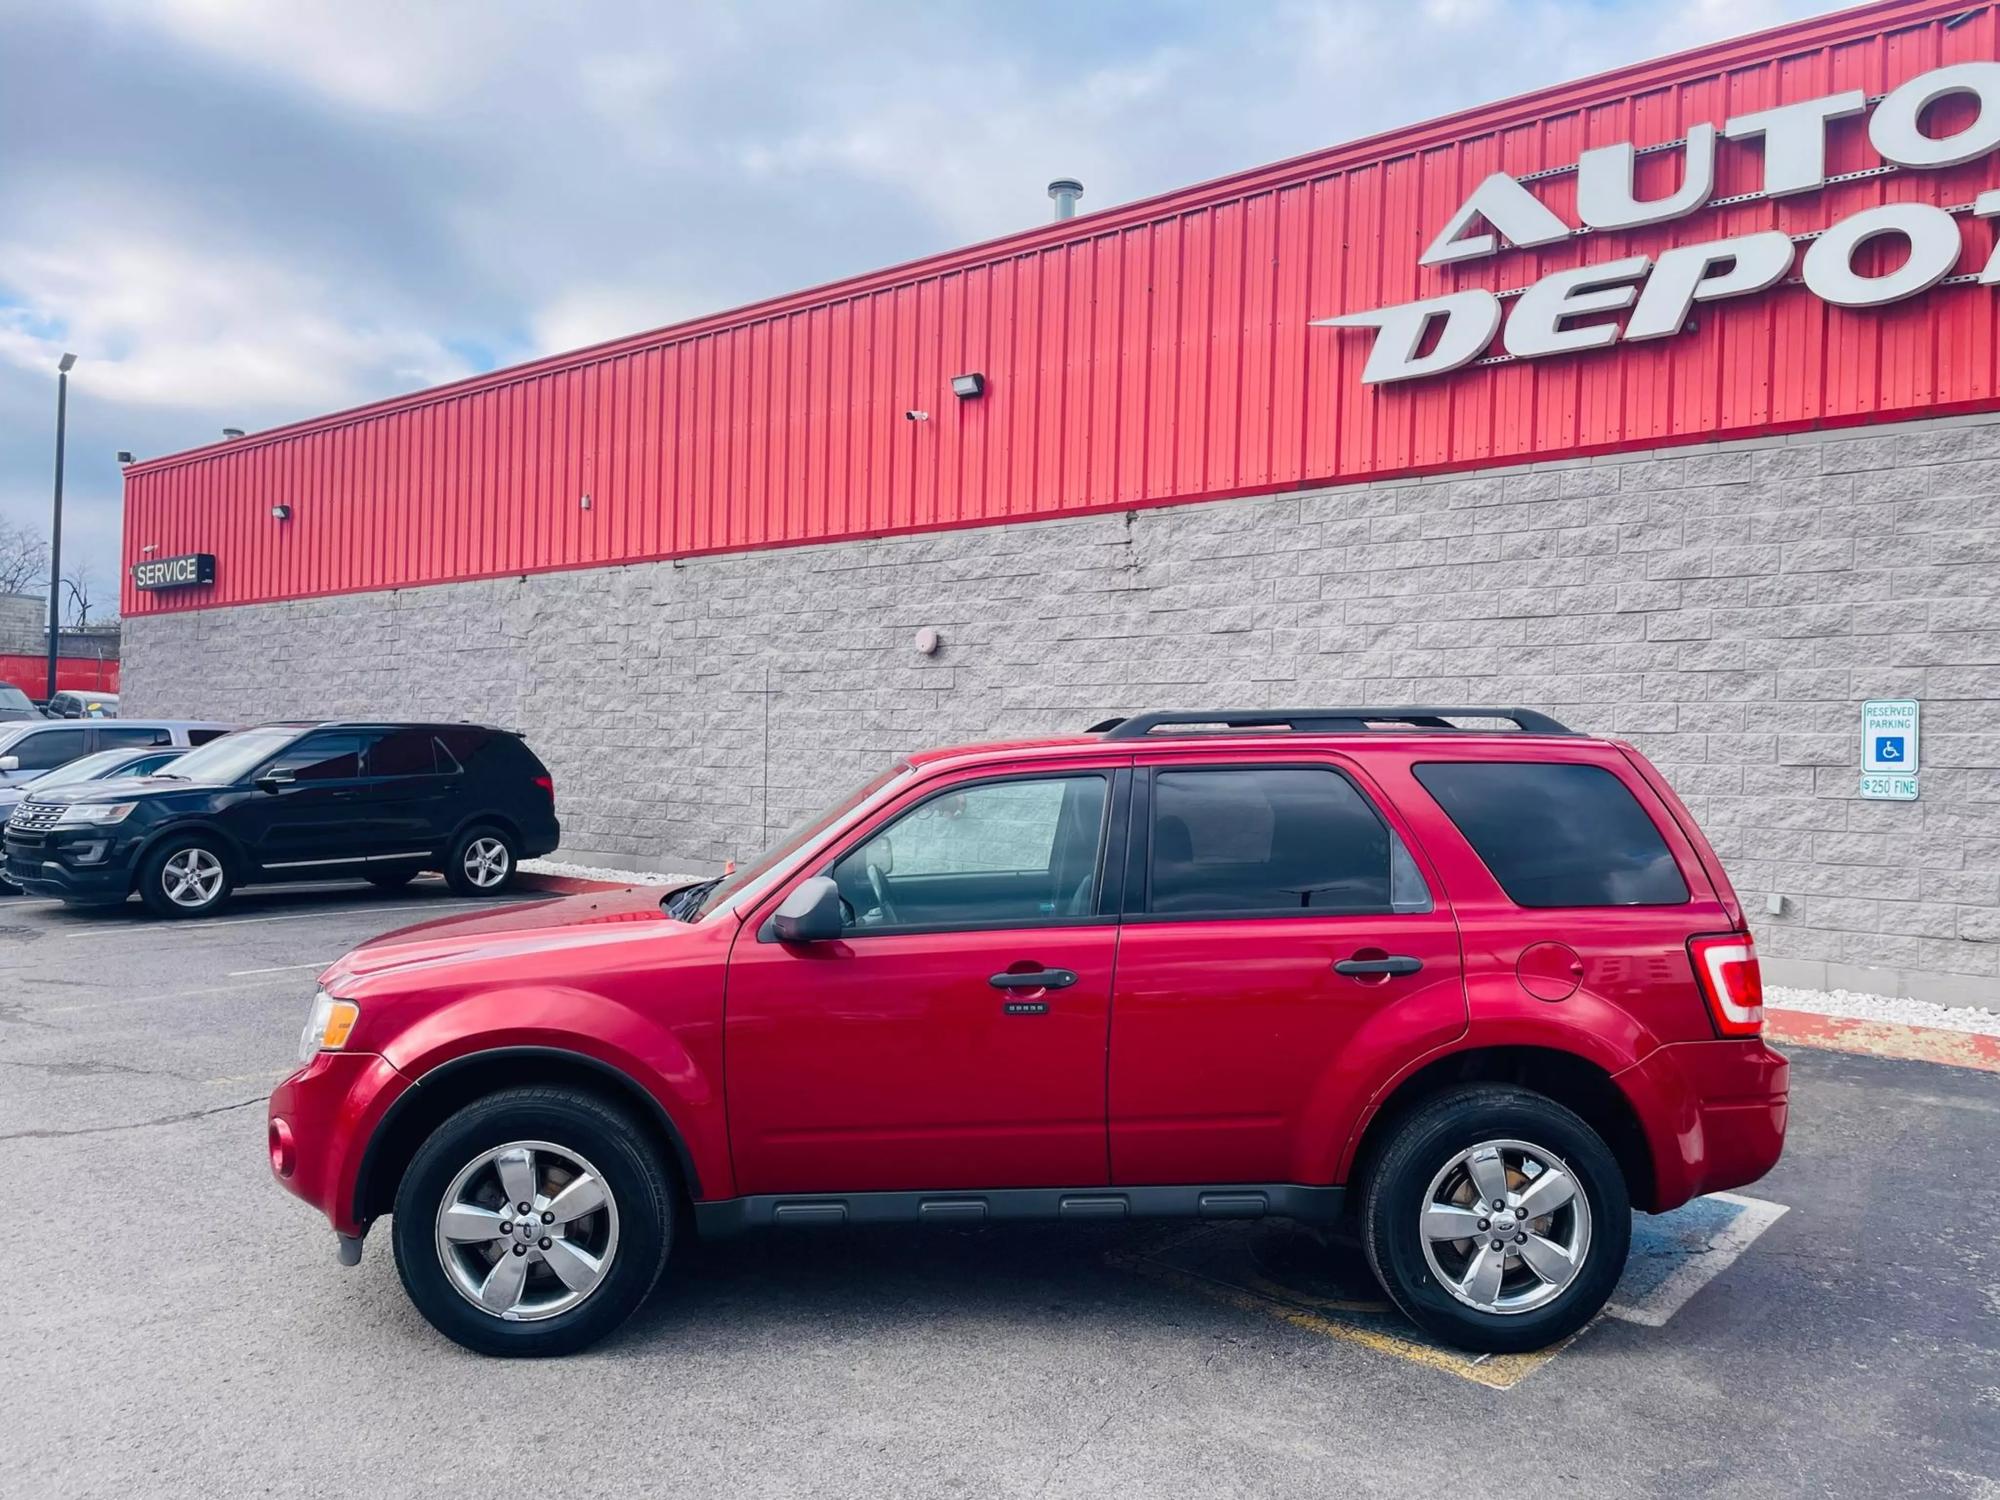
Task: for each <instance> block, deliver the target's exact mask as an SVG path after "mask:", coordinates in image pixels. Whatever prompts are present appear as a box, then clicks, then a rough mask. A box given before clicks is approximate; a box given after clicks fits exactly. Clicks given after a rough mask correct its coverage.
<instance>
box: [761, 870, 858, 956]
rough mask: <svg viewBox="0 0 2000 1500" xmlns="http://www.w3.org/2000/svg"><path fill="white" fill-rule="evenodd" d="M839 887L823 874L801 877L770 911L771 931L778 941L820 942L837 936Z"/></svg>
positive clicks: (841, 926)
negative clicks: (781, 900) (777, 905)
mask: <svg viewBox="0 0 2000 1500" xmlns="http://www.w3.org/2000/svg"><path fill="white" fill-rule="evenodd" d="M840 906H841V902H840V887H839V886H837V885H835V884H834V883H833V882H832V881H831V880H829V879H828V878H827V877H826V876H824V875H815V876H813V877H812V878H811V879H810V880H802V881H800V882H799V884H798V885H797V887H796V888H794V889H793V891H792V893H791V895H789V896H787V897H785V899H784V902H783V903H782V904H781V905H780V906H779V907H778V909H777V910H776V911H775V912H773V913H772V914H771V932H772V934H773V936H775V937H776V938H777V939H778V941H779V942H781V943H823V942H828V941H830V940H832V939H834V938H837V937H839V936H840V934H841V931H842V930H843V924H842V922H841V920H840Z"/></svg>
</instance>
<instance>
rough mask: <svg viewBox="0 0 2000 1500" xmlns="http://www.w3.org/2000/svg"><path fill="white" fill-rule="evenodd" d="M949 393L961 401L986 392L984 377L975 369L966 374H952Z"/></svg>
mask: <svg viewBox="0 0 2000 1500" xmlns="http://www.w3.org/2000/svg"><path fill="white" fill-rule="evenodd" d="M951 393H952V394H953V395H954V396H956V397H958V399H959V400H961V401H970V400H972V398H973V397H975V396H983V395H985V394H986V377H985V376H984V375H982V374H980V373H979V372H978V371H977V370H974V371H972V372H971V373H970V374H968V375H954V376H952V377H951Z"/></svg>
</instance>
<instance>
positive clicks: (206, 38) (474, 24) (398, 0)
mask: <svg viewBox="0 0 2000 1500" xmlns="http://www.w3.org/2000/svg"><path fill="white" fill-rule="evenodd" d="M97 5H98V8H99V9H100V10H102V11H104V12H106V13H108V14H109V15H111V16H113V17H115V18H116V19H117V20H118V22H119V23H120V24H122V25H126V26H136V27H144V28H149V29H154V30H157V31H159V32H161V33H164V34H165V35H167V36H168V37H170V38H172V39H174V40H176V41H179V42H181V43H183V44H185V45H188V46H191V47H194V48H197V49H199V50H202V51H205V52H208V53H211V54H213V55H214V56H216V57H218V58H220V59H223V60H225V61H227V62H231V63H235V64H238V65H240V66H243V67H245V68H248V69H251V70H253V71H255V72H257V73H261V74H264V75H266V76H268V77H271V78H275V79H279V80H282V81H285V82H290V83H297V84H302V85H304V86H305V87H307V88H309V89H311V90H313V91H314V92H316V93H318V94H321V95H323V96H325V97H326V98H328V99H330V100H332V101H334V102H336V103H339V104H344V105H348V106H352V107H355V108H359V109H365V110H371V111H381V112H385V113H391V114H404V113H421V112H426V111H431V110H435V109H438V108H440V107H442V106H443V105H445V104H447V103H448V102H450V101H451V100H452V99H454V98H457V97H461V96H463V94H464V93H465V92H466V91H467V90H469V89H471V88H472V87H474V86H475V85H476V84H477V83H478V82H479V80H480V79H481V78H482V77H483V76H485V75H486V74H487V72H488V71H489V70H490V68H491V67H492V66H493V65H494V64H495V63H496V62H497V60H498V57H499V56H500V54H501V53H502V52H503V51H504V49H505V47H506V45H507V43H508V41H509V40H510V33H513V32H514V31H515V28H516V26H517V24H518V23H519V21H521V20H522V19H532V18H533V16H534V15H535V14H536V13H537V11H531V10H528V9H526V8H525V7H524V8H522V9H521V10H519V11H518V12H517V13H516V14H515V15H512V16H509V15H507V14H505V13H504V12H505V10H506V9H508V7H500V6H494V5H490V4H476V3H474V0H419V3H416V4H410V3H406V0H285V3H277V0H97Z"/></svg>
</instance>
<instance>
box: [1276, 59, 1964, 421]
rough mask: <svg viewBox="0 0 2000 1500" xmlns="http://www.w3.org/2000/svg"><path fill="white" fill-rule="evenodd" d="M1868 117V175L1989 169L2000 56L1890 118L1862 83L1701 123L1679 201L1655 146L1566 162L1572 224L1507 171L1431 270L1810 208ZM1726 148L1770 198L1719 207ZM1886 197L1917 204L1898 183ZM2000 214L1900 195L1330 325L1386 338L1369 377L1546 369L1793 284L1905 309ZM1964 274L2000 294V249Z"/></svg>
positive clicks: (1598, 152)
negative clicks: (1784, 205)
mask: <svg viewBox="0 0 2000 1500" xmlns="http://www.w3.org/2000/svg"><path fill="white" fill-rule="evenodd" d="M1947 99H1962V100H1966V101H1969V102H1970V103H1971V104H1972V105H1973V110H1972V112H1971V115H1970V119H1969V121H1968V123H1966V124H1963V125H1961V126H1959V127H1958V128H1956V129H1954V130H1953V131H1952V132H1951V133H1950V134H1947V135H1932V134H1930V133H1928V131H1927V130H1926V129H1925V128H1922V127H1923V124H1924V123H1926V122H1927V117H1928V116H1929V114H1930V112H1931V110H1932V109H1933V107H1934V106H1936V105H1938V104H1939V103H1941V102H1942V101H1944V100H1947ZM1864 118H1865V129H1866V130H1867V133H1868V142H1869V145H1870V146H1871V147H1872V148H1873V149H1874V151H1875V153H1876V155H1878V156H1879V157H1880V158H1881V159H1882V162H1883V165H1882V166H1880V167H1876V168H1870V169H1868V170H1867V171H1866V172H1861V173H1849V174H1847V175H1848V176H1850V177H1851V176H1877V175H1892V174H1905V173H1913V172H1917V173H1920V172H1927V171H1936V170H1938V169H1940V168H1944V167H1954V166H1957V165H1959V164H1961V163H1963V162H1969V161H1974V160H1976V159H1978V158H1980V157H1982V156H1986V155H1988V154H1990V153H1992V152H1993V151H1995V150H1996V149H2000V62H1966V63H1953V64H1951V65H1950V66H1948V67H1942V68H1933V69H1932V70H1931V71H1930V72H1928V73H1921V74H1919V75H1918V76H1917V77H1915V78H1912V79H1911V80H1910V81H1909V82H1907V83H1905V84H1903V85H1901V86H1900V87H1898V88H1896V89H1893V90H1891V91H1890V92H1889V93H1888V94H1886V95H1884V96H1883V97H1882V98H1881V100H1880V101H1879V102H1876V103H1875V104H1874V105H1873V107H1872V108H1871V107H1870V103H1869V99H1868V96H1867V95H1866V94H1865V93H1864V92H1863V91H1862V90H1860V89H1850V90H1848V91H1847V92H1845V93H1839V94H1828V95H1826V96H1825V97H1823V98H1819V99H1806V100H1802V101H1800V102H1799V103H1796V104H1785V105H1780V106H1778V107H1777V108H1775V109H1764V110H1758V111H1756V112H1754V113H1751V114H1744V115H1737V116H1734V117H1732V118H1729V119H1727V120H1724V121H1722V122H1721V124H1720V126H1719V127H1718V125H1716V124H1715V123H1712V122H1704V123H1700V124H1697V125H1694V126H1692V127H1691V128H1690V129H1689V130H1688V133H1687V135H1686V137H1685V138H1683V139H1682V140H1679V141H1674V142H1669V143H1668V146H1667V148H1666V149H1673V150H1674V151H1675V152H1676V154H1677V155H1678V157H1679V158H1680V164H1681V173H1680V184H1681V185H1680V186H1679V187H1678V188H1677V189H1676V190H1674V191H1673V192H1671V193H1669V194H1667V195H1666V196H1665V197H1661V198H1640V197H1639V196H1638V194H1637V190H1636V186H1635V184H1636V169H1637V160H1636V159H1637V157H1638V156H1639V155H1641V154H1646V153H1647V152H1651V151H1655V150H1660V149H1663V148H1660V147H1647V148H1645V152H1641V151H1640V150H1637V149H1635V148H1634V147H1633V146H1632V145H1631V144H1629V143H1627V144H1621V145H1615V146H1599V147H1597V148H1595V149H1594V150H1590V151H1585V152H1584V153H1583V154H1582V155H1581V156H1579V157H1578V158H1577V161H1576V164H1575V165H1574V166H1573V167H1568V168H1562V169H1559V170H1561V171H1565V172H1574V174H1575V177H1576V214H1575V217H1576V218H1577V220H1578V221H1579V222H1578V223H1576V224H1571V223H1570V222H1568V221H1567V220H1566V219H1564V218H1563V217H1561V216H1560V215H1558V214H1557V213H1556V212H1555V210H1554V209H1552V208H1550V207H1549V206H1548V205H1547V204H1546V203H1544V202H1543V201H1542V200H1541V199H1540V198H1538V197H1537V196H1536V195H1535V193H1534V191H1533V190H1532V189H1531V188H1530V187H1529V186H1528V185H1527V183H1526V182H1524V181H1522V180H1521V179H1519V178H1516V177H1513V176H1510V175H1508V174H1507V173H1505V172H1495V173H1494V174H1493V175H1492V176H1490V177H1488V178H1487V179H1486V180H1485V181H1484V182H1482V183H1480V184H1479V185H1478V186H1477V187H1476V188H1474V189H1473V191H1472V193H1471V195H1470V196H1469V197H1468V198H1466V200H1465V201H1464V203H1463V204H1461V205H1460V207H1459V209H1458V211H1457V212H1456V213H1455V214H1453V215H1452V216H1451V218H1450V219H1449V220H1447V221H1446V222H1445V224H1444V226H1443V227H1442V228H1441V229H1440V230H1439V232H1438V235H1437V238H1436V239H1434V240H1433V241H1432V242H1431V245H1430V248H1429V249H1428V250H1426V251H1425V252H1424V253H1423V254H1422V255H1421V256H1420V257H1418V264H1419V265H1424V266H1443V265H1461V264H1466V263H1470V262H1474V261H1478V260H1482V259H1485V258H1488V257H1494V256H1498V255H1499V254H1500V253H1501V251H1502V250H1503V249H1508V248H1532V247H1535V246H1540V245H1554V244H1559V243H1561V242H1563V241H1566V240H1569V239H1572V238H1575V237H1577V236H1579V235H1581V236H1590V235H1593V234H1597V233H1600V232H1605V231H1616V230H1628V229H1641V228H1646V227H1648V226H1651V225H1657V224H1665V223H1668V222H1670V221H1672V220H1675V219H1680V218H1684V217H1686V216H1688V215H1690V214H1694V213H1696V212H1698V211H1700V210H1701V209H1704V208H1707V207H1709V206H1711V204H1712V202H1714V203H1720V202H1727V203H1737V202H1741V201H1743V199H1744V198H1765V199H1779V198H1784V199H1791V198H1795V197H1809V196H1810V195H1811V194H1813V193H1816V192H1818V191H1819V190H1820V189H1822V188H1824V187H1826V186H1827V184H1828V182H1829V181H1838V180H1841V179H1839V178H1829V176H1828V173H1827V150H1826V146H1827V134H1828V132H1829V131H1830V130H1831V129H1833V128H1834V126H1835V123H1836V122H1838V121H1845V120H1850V119H1852V120H1856V121H1861V120H1863V119H1864ZM1845 128H1856V127H1845ZM1723 142H1730V143H1740V144H1731V145H1730V146H1729V148H1728V149H1730V150H1738V151H1741V150H1758V151H1761V155H1762V163H1763V165H1762V174H1763V175H1762V182H1761V185H1760V187H1759V188H1758V190H1757V191H1755V192H1752V193H1748V194H1743V195H1740V196H1738V197H1731V198H1727V199H1723V200H1716V199H1715V183H1716V160H1717V153H1718V151H1720V150H1722V149H1723V146H1722V143H1723ZM1535 175H1537V176H1547V175H1549V174H1548V173H1539V174H1535ZM1886 196H1888V197H1889V198H1891V199H1898V198H1900V196H1901V195H1900V194H1898V193H1897V191H1896V190H1895V189H1894V188H1893V187H1891V188H1889V189H1887V191H1886ZM1996 215H2000V189H1996V190H1989V191H1986V192H1982V193H1980V194H1979V195H1978V196H1977V197H1976V198H1975V199H1974V200H1973V201H1972V202H1970V203H1965V204H1959V205H1956V206H1954V207H1951V208H1940V207H1937V206H1935V205H1933V204H1928V203H1920V202H1906V201H1892V202H1888V203H1884V204H1881V205H1879V206H1878V207H1874V208H1864V209H1862V210H1860V211H1859V212H1857V213H1852V214H1849V215H1848V216H1847V217H1845V218H1843V219H1840V220H1838V221H1836V222H1834V223H1831V224H1826V225H1823V226H1818V227H1815V228H1813V229H1811V230H1808V231H1805V232H1802V233H1796V234H1793V233H1787V232H1786V231H1784V230H1781V229H1767V230H1763V231H1761V232H1758V233H1752V234H1739V235H1732V236H1728V237H1725V238H1720V239H1708V240H1703V241H1699V242H1696V243H1689V244H1680V245H1675V246H1674V247H1673V248H1671V249H1667V250H1664V251H1661V252H1660V253H1659V254H1658V255H1657V256H1654V255H1626V256H1621V257H1618V258H1616V259H1611V260H1600V261H1598V262H1597V263H1595V264H1591V265H1584V266H1576V267H1572V268H1568V269H1564V270H1558V271H1551V272H1549V273H1548V274H1547V275H1545V276H1543V277H1542V278H1540V279H1539V280H1538V281H1536V282H1534V283H1533V284H1532V285H1530V286H1526V287H1507V286H1505V285H1504V284H1502V285H1496V286H1495V287H1493V288H1492V289H1488V288H1486V287H1469V288H1466V289H1465V290H1462V291H1455V292H1450V293H1447V294H1446V295H1444V296H1440V297H1430V298H1426V299H1425V300H1423V301H1419V302H1404V303H1399V304H1397V305H1396V306H1393V307H1382V308H1376V309H1374V310H1372V311H1368V312H1351V313H1345V314H1343V315H1341V316H1340V317H1335V318H1320V319H1317V320H1315V321H1316V322H1317V323H1319V324H1320V325H1322V326H1330V327H1335V328H1363V329H1373V330H1374V334H1375V337H1374V342H1373V344H1372V345H1371V347H1370V349H1369V351H1368V360H1367V364H1366V365H1365V367H1364V368H1363V370H1362V372H1361V379H1362V382H1363V384H1366V385H1381V384H1385V383H1387V382H1392V381H1399V380H1415V379H1419V378H1421V377H1425V376H1432V375H1442V374H1445V373H1447V372H1449V371H1452V370H1456V369H1459V368H1461V367H1462V366H1464V365H1468V364H1470V363H1472V361H1474V360H1476V359H1482V358H1502V359H1537V358H1541V357H1543V356H1546V355H1550V354H1573V353H1576V352H1578V351H1581V350H1586V349H1603V348H1608V347H1610V346H1611V345H1613V344H1618V343H1636V342H1639V341H1641V340H1647V339H1665V338H1672V337H1674V336H1675V335H1677V334H1680V333H1682V332H1683V331H1685V330H1686V329H1687V328H1688V327H1689V326H1690V324H1689V318H1690V316H1691V315H1692V314H1693V312H1694V310H1695V308H1696V306H1697V305H1698V304H1701V303H1710V302H1723V301H1726V300H1728V299H1729V298H1732V297H1747V296H1752V295H1754V294H1756V293H1758V292H1762V291H1765V290H1767V289H1768V288H1770V287H1773V286H1776V285H1777V284H1778V283H1779V282H1781V281H1788V280H1797V281H1800V282H1803V283H1804V285H1805V288H1806V290H1807V291H1808V292H1809V293H1811V294H1812V295H1813V296H1815V297H1818V298H1819V299H1820V300H1821V301H1823V302H1827V303H1830V304H1832V305H1833V306H1836V307H1850V308H1870V307H1881V306H1885V305H1887V304H1889V303H1893V302H1900V301H1902V300H1903V299H1904V298H1907V297H1914V296H1917V295H1918V294H1919V293H1922V292H1926V291H1928V290H1929V289H1930V288H1932V287H1934V286H1936V285H1937V284H1938V283H1939V282H1941V281H1943V280H1945V279H1946V277H1948V276H1951V275H1952V272H1953V271H1954V269H1955V268H1956V266H1957V265H1958V262H1959V258H1960V255H1961V253H1962V251H1963V250H1964V248H1965V247H1966V244H1967V242H1968V241H1970V240H1972V239H1973V236H1974V233H1975V231H1973V229H1972V226H1973V225H1974V224H1975V223H1976V222H1977V221H1980V220H1985V219H1991V218H1993V217H1995V216H1996ZM1985 239H1986V240H1988V241H1990V239H1991V236H1990V235H1988V236H1985ZM1878 242H1879V243H1881V244H1883V245H1884V246H1886V247H1888V248H1889V252H1890V253H1889V254H1888V255H1886V256H1885V257H1882V258H1881V259H1879V260H1878V259H1877V258H1876V257H1873V256H1863V255H1862V254H1861V251H1862V249H1863V247H1864V246H1869V245H1874V244H1877V243H1878ZM1975 253H1977V252H1976V251H1975ZM1883 265H1887V266H1890V267H1892V269H1882V266H1883ZM1496 279H1497V278H1496ZM1955 279H1958V280H1966V281H1977V282H1978V283H1979V284H1980V285H1983V286H1992V285H1994V284H1996V283H2000V250H1995V251H1994V252H1993V254H1992V255H1991V256H1990V257H1989V258H1988V259H1987V260H1986V263H1985V265H1984V266H1983V267H1982V268H1981V269H1980V270H1979V271H1977V272H1971V273H1967V274H1966V275H1964V276H1961V277H1958V278H1955ZM1503 301H1504V302H1506V303H1511V304H1512V306H1511V307H1505V306H1503ZM1613 314H1619V315H1623V321H1622V323H1620V322H1610V321H1606V319H1607V317H1609V316H1610V315H1613ZM1503 324H1504V329H1503ZM1496 340H1497V342H1498V345H1499V347H1498V349H1497V350H1496V349H1494V345H1495V342H1496ZM1489 351H1491V352H1490V353H1489Z"/></svg>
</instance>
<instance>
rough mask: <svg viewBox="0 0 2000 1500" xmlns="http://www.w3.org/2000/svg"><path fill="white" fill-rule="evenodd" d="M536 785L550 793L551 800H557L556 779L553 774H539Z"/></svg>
mask: <svg viewBox="0 0 2000 1500" xmlns="http://www.w3.org/2000/svg"><path fill="white" fill-rule="evenodd" d="M535 785H536V786H538V787H540V788H541V789H542V790H543V791H545V792H547V793H548V794H549V801H551V802H554V801H555V800H556V779H555V777H553V776H537V777H536V778H535Z"/></svg>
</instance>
